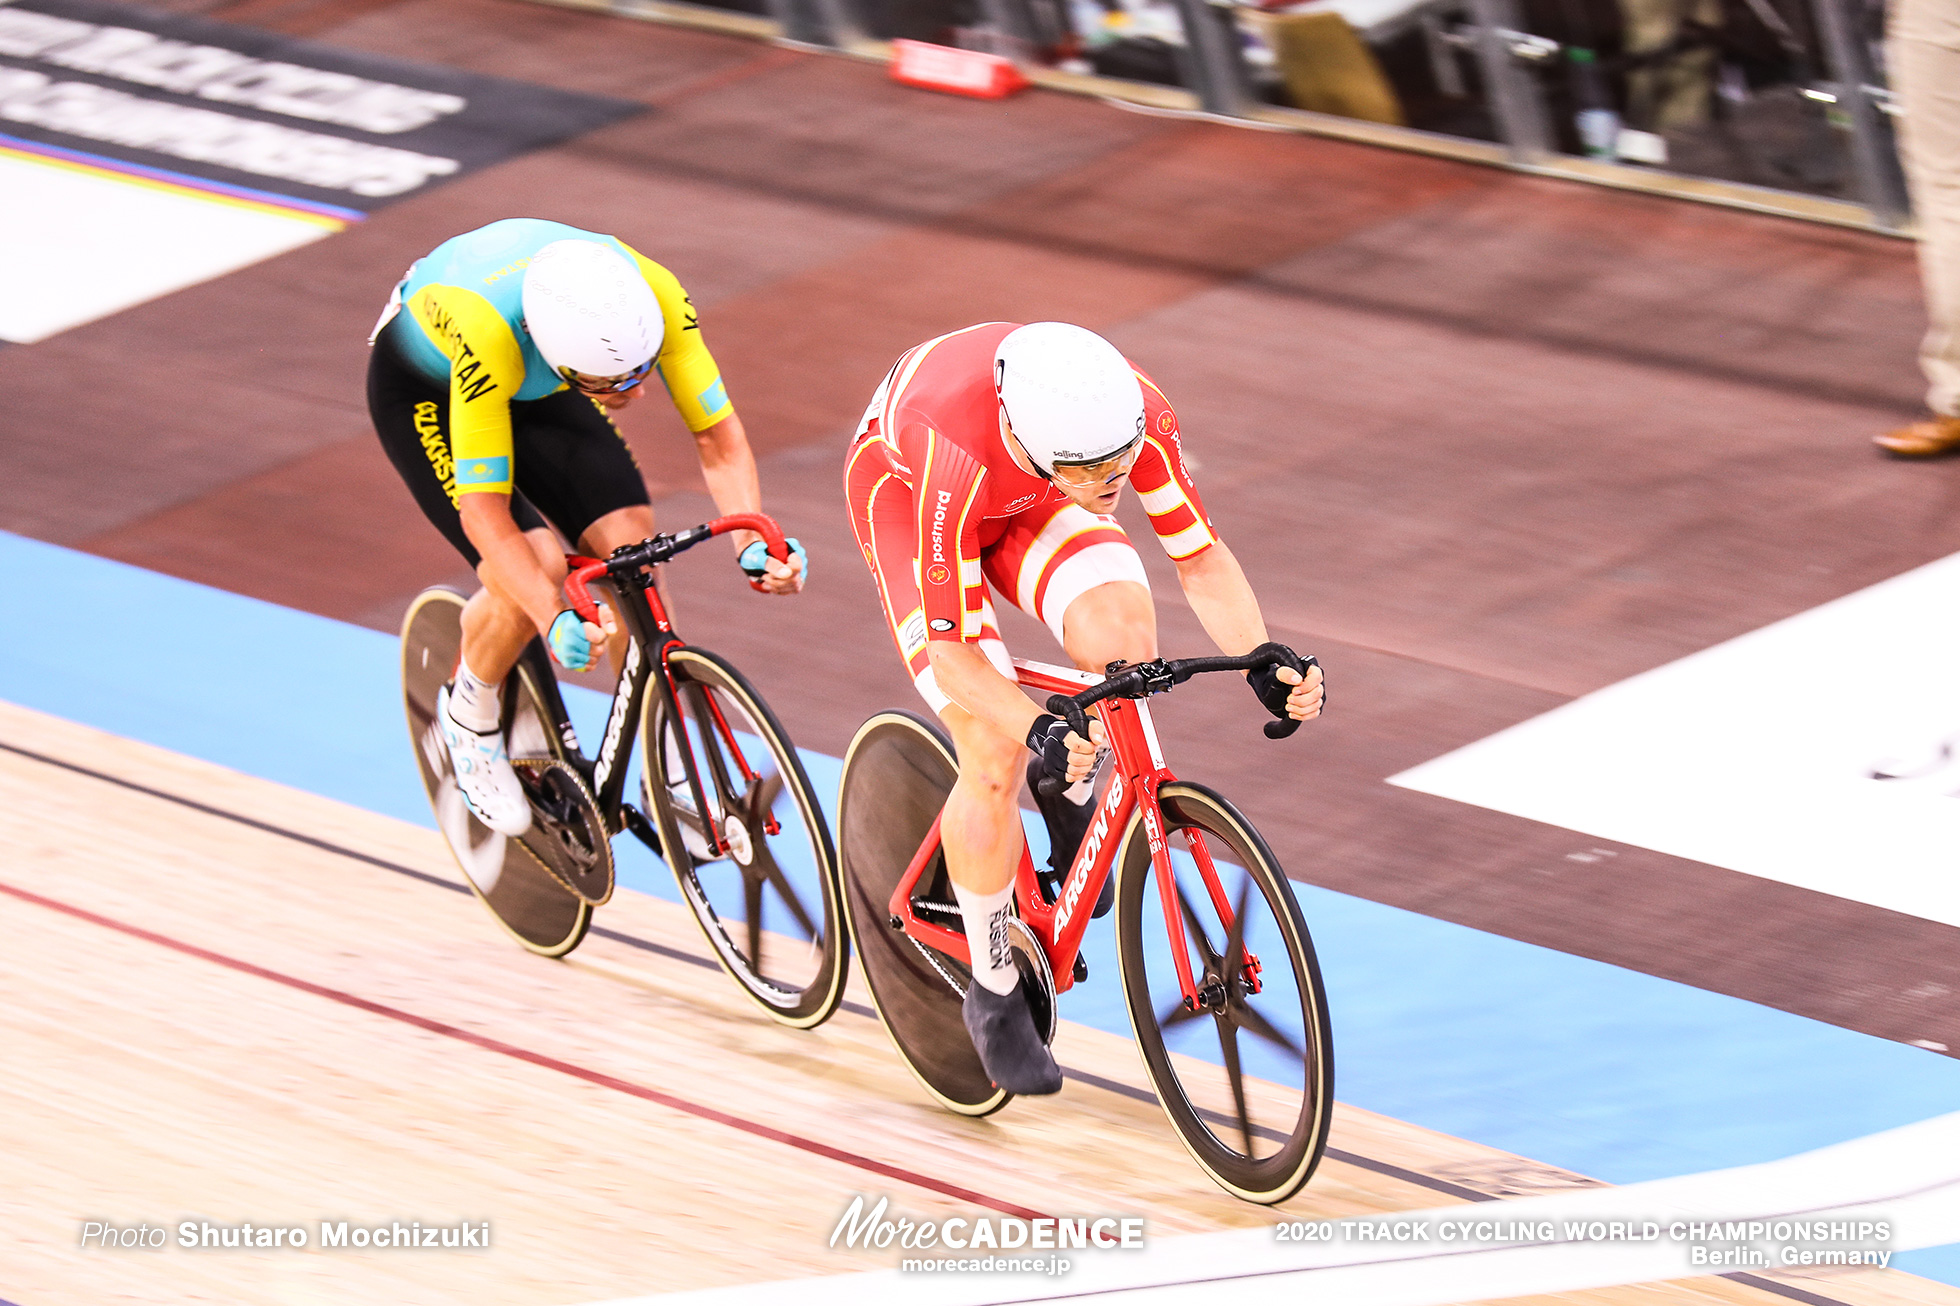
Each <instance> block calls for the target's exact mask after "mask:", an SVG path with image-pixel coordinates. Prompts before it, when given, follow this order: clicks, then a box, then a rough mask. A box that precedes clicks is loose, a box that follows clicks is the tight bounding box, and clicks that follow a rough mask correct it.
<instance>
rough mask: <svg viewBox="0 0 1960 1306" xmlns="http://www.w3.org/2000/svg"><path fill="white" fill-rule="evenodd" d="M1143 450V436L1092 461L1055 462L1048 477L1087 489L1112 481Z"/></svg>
mask: <svg viewBox="0 0 1960 1306" xmlns="http://www.w3.org/2000/svg"><path fill="white" fill-rule="evenodd" d="M1142 451H1143V437H1142V436H1140V435H1139V436H1138V437H1137V438H1136V439H1134V440H1132V441H1130V442H1129V443H1128V444H1126V445H1124V446H1123V447H1122V448H1121V449H1119V450H1117V451H1116V452H1115V453H1113V454H1111V455H1110V456H1109V457H1107V458H1099V459H1097V460H1096V461H1095V462H1092V463H1056V464H1055V471H1054V473H1053V475H1052V476H1051V477H1050V479H1051V480H1053V481H1055V482H1056V483H1057V484H1060V485H1072V486H1075V487H1076V488H1078V489H1085V490H1086V489H1088V488H1089V487H1090V486H1093V485H1102V484H1104V483H1105V482H1108V481H1113V480H1115V479H1116V478H1117V477H1118V476H1121V475H1122V474H1123V473H1124V472H1127V471H1129V470H1130V468H1132V467H1134V466H1136V461H1137V455H1138V454H1139V453H1141V452H1142Z"/></svg>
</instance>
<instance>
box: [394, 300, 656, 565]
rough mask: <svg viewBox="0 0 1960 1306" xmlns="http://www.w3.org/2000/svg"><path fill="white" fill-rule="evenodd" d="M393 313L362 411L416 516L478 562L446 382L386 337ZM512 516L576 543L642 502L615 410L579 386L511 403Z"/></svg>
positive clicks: (525, 526) (397, 325) (642, 485)
mask: <svg viewBox="0 0 1960 1306" xmlns="http://www.w3.org/2000/svg"><path fill="white" fill-rule="evenodd" d="M402 326H403V323H402V320H401V319H400V318H396V319H395V320H394V321H393V322H390V323H389V324H388V327H387V329H386V330H384V331H383V332H382V333H381V337H380V339H378V340H376V341H375V342H374V348H373V349H372V350H371V351H369V358H368V379H367V391H368V414H369V416H371V417H372V418H373V419H374V430H375V433H376V434H377V435H379V436H380V437H381V447H382V448H383V449H385V450H386V451H387V453H388V461H389V462H391V463H393V464H394V465H395V470H396V471H397V472H399V473H401V478H402V480H403V481H405V482H407V484H408V488H409V492H410V493H411V494H413V495H414V496H415V502H416V503H417V505H419V506H420V507H421V509H422V515H423V516H425V517H427V518H428V519H429V520H430V521H431V522H433V523H434V524H435V528H436V529H437V530H439V531H441V532H442V534H443V537H444V538H445V539H447V540H448V541H449V542H450V543H451V544H453V545H455V546H456V551H457V552H458V553H460V554H462V555H463V557H464V558H466V559H468V560H469V564H470V566H472V567H475V566H476V565H477V564H478V563H480V562H482V561H483V558H482V556H481V555H480V554H478V553H477V551H476V548H475V546H473V545H472V544H471V543H470V541H469V537H468V536H467V535H465V534H464V533H463V519H462V517H461V515H459V514H458V513H457V511H456V504H455V501H454V500H453V499H451V498H450V495H451V494H452V493H453V492H454V491H455V488H456V481H455V466H456V457H455V450H454V449H453V448H452V447H451V445H450V442H449V387H448V386H447V385H446V384H444V385H438V384H436V383H435V382H433V381H430V380H428V379H426V378H425V377H423V375H422V374H421V373H420V372H417V371H416V370H415V369H414V368H412V367H410V366H409V365H408V363H407V362H406V361H404V360H403V358H402V356H401V352H400V350H399V349H397V348H396V346H395V345H394V344H393V343H392V339H391V338H392V336H393V334H394V333H395V332H396V331H398V330H401V329H402ZM510 425H511V443H512V446H513V447H512V450H511V453H512V457H511V469H512V473H513V476H512V485H513V489H514V491H515V492H514V493H513V494H512V495H511V498H510V512H511V516H512V517H513V518H514V519H515V520H516V522H517V525H518V527H519V529H521V530H527V531H531V530H540V529H542V528H543V527H544V526H545V525H546V524H547V523H549V524H550V525H552V526H555V527H557V528H558V533H559V534H560V535H562V536H564V537H565V539H566V540H568V541H570V542H571V543H572V544H573V545H576V544H577V543H578V539H579V537H580V536H581V535H584V534H585V528H586V527H588V526H590V525H591V524H592V523H593V522H595V521H598V520H599V519H600V518H601V517H603V516H605V515H606V514H607V513H609V512H613V511H615V510H617V509H620V508H631V507H635V506H637V505H640V504H644V503H646V502H648V499H647V485H646V480H645V479H644V478H643V477H642V476H641V475H640V467H639V464H638V463H636V462H634V461H633V454H632V451H631V450H629V449H628V448H627V447H626V441H625V440H624V439H623V438H621V436H620V434H619V430H618V428H617V427H615V426H614V425H613V424H612V419H611V418H609V417H607V416H606V414H605V413H604V412H603V411H602V410H601V409H600V408H599V406H598V405H597V404H595V403H593V402H592V400H591V399H589V398H587V397H586V396H585V395H582V394H580V393H578V392H577V391H576V390H563V391H560V392H559V393H557V394H554V395H546V396H545V397H544V398H543V399H529V400H519V401H517V402H515V403H513V404H512V405H511V406H510Z"/></svg>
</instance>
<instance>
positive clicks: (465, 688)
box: [449, 657, 504, 735]
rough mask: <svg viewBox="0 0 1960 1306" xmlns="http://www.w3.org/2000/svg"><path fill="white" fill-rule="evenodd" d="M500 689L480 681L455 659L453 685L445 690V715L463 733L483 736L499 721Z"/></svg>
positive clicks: (501, 690) (464, 664)
mask: <svg viewBox="0 0 1960 1306" xmlns="http://www.w3.org/2000/svg"><path fill="white" fill-rule="evenodd" d="M503 713H504V702H503V686H502V685H501V684H495V683H492V682H491V681H488V680H485V679H483V678H482V677H481V676H479V675H477V674H476V672H474V671H471V670H470V664H469V663H467V662H465V661H463V659H462V658H461V657H458V658H457V659H456V683H455V684H454V685H452V686H450V689H449V715H450V716H451V717H453V718H454V719H455V721H456V724H457V725H459V726H461V727H463V729H465V730H474V731H476V733H478V734H479V735H487V734H489V733H490V732H491V731H492V730H495V729H496V728H497V723H498V722H499V721H501V720H503Z"/></svg>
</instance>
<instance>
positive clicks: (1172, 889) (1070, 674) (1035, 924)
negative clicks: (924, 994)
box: [890, 658, 1259, 1011]
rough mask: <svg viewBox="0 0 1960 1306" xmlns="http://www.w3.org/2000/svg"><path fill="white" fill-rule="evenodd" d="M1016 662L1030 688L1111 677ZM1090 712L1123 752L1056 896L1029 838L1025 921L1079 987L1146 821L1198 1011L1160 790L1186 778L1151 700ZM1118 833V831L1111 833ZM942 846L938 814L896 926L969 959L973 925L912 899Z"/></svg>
mask: <svg viewBox="0 0 1960 1306" xmlns="http://www.w3.org/2000/svg"><path fill="white" fill-rule="evenodd" d="M1014 670H1015V676H1016V680H1017V682H1018V683H1019V684H1020V685H1021V686H1022V687H1023V688H1027V689H1034V690H1039V691H1042V692H1043V693H1055V694H1077V693H1080V692H1081V691H1082V690H1084V689H1088V688H1091V687H1093V686H1095V685H1097V684H1100V683H1101V681H1102V677H1100V676H1096V675H1092V674H1090V673H1088V672H1084V671H1077V670H1074V669H1072V668H1069V667H1058V666H1052V665H1050V664H1047V663H1042V662H1028V661H1023V660H1022V659H1020V658H1016V659H1014ZM1091 710H1092V711H1094V712H1096V713H1097V714H1098V715H1100V716H1101V718H1102V722H1103V729H1104V730H1105V731H1106V732H1107V739H1108V743H1109V746H1110V748H1111V750H1112V751H1113V752H1114V754H1115V757H1114V760H1113V765H1112V766H1111V768H1110V776H1109V783H1108V785H1107V786H1106V787H1105V788H1104V791H1103V795H1102V799H1101V801H1100V802H1099V803H1098V804H1097V811H1096V816H1095V820H1094V821H1093V822H1091V824H1090V826H1089V831H1088V833H1087V834H1086V835H1084V836H1083V839H1082V847H1081V848H1080V849H1079V850H1077V852H1076V855H1075V861H1074V862H1073V863H1072V864H1071V865H1070V867H1069V873H1068V875H1067V876H1065V877H1064V878H1063V880H1062V884H1061V888H1060V890H1059V891H1058V892H1057V893H1056V895H1055V901H1054V902H1053V903H1052V904H1050V903H1049V902H1048V901H1047V900H1046V897H1045V895H1044V894H1043V893H1042V891H1041V885H1040V881H1039V880H1038V879H1037V878H1036V876H1035V870H1034V858H1033V856H1032V854H1031V853H1030V852H1029V851H1028V848H1027V847H1026V845H1025V843H1024V844H1023V846H1022V849H1021V864H1020V867H1019V869H1018V870H1017V871H1016V872H1015V878H1014V899H1015V903H1016V905H1017V906H1018V908H1019V909H1020V914H1021V920H1022V922H1023V923H1024V924H1025V925H1026V926H1027V927H1028V929H1029V930H1030V931H1031V932H1032V933H1033V934H1034V936H1035V938H1037V939H1038V940H1040V942H1041V947H1042V950H1043V951H1044V952H1045V953H1046V954H1047V957H1048V965H1049V969H1050V971H1051V972H1052V973H1053V975H1054V977H1055V991H1056V992H1057V993H1065V992H1067V991H1068V990H1069V989H1071V988H1073V987H1074V986H1075V974H1076V972H1075V964H1076V959H1077V957H1078V956H1079V955H1080V954H1081V951H1082V939H1083V936H1084V935H1085V934H1086V933H1087V932H1088V929H1089V921H1090V919H1091V913H1090V912H1089V911H1087V910H1085V907H1088V906H1090V905H1092V904H1094V903H1095V901H1096V898H1097V896H1098V895H1099V894H1101V892H1102V888H1103V885H1104V883H1105V882H1106V881H1107V880H1108V879H1109V877H1110V876H1111V875H1112V874H1114V872H1115V869H1116V855H1117V852H1118V850H1120V849H1121V848H1123V847H1124V846H1125V845H1126V844H1127V843H1128V842H1129V838H1130V831H1131V828H1132V827H1133V826H1134V825H1135V824H1136V823H1137V822H1138V821H1141V822H1142V823H1143V828H1144V833H1145V834H1146V836H1147V837H1148V839H1149V844H1150V858H1151V861H1152V863H1153V864H1154V865H1155V867H1156V869H1157V885H1158V889H1159V892H1160V895H1161V897H1162V900H1163V911H1164V921H1165V924H1166V926H1167V928H1168V931H1169V933H1170V936H1171V937H1170V950H1171V957H1172V960H1173V962H1174V963H1175V965H1176V967H1177V978H1178V984H1179V986H1180V988H1181V990H1182V992H1183V994H1184V1004H1185V1007H1186V1008H1187V1009H1189V1010H1193V1011H1195V1010H1198V1009H1199V1007H1200V1006H1201V1005H1202V997H1201V995H1200V993H1199V991H1198V986H1197V977H1196V976H1195V975H1194V974H1193V971H1192V967H1191V956H1190V949H1189V941H1188V940H1187V939H1186V938H1185V936H1184V931H1182V930H1180V929H1178V924H1179V923H1180V922H1182V921H1183V920H1184V912H1183V909H1182V905H1181V904H1180V902H1179V901H1178V897H1177V883H1176V879H1175V877H1174V875H1173V874H1172V866H1171V854H1170V848H1169V846H1168V844H1167V842H1166V840H1165V838H1164V814H1163V809H1162V808H1161V807H1160V806H1159V805H1158V801H1157V793H1158V790H1159V789H1161V788H1162V787H1163V786H1164V785H1166V784H1168V783H1170V782H1172V781H1174V780H1176V779H1177V777H1176V776H1175V775H1173V774H1172V773H1171V771H1170V768H1169V767H1167V766H1166V765H1165V764H1164V754H1163V749H1162V747H1161V746H1160V745H1159V744H1158V741H1157V728H1156V726H1155V725H1154V724H1153V723H1152V721H1151V719H1150V709H1149V707H1148V706H1147V705H1146V704H1145V703H1144V701H1143V700H1142V699H1133V698H1110V699H1105V700H1103V701H1102V702H1100V703H1097V704H1095V705H1094V706H1093V708H1092V709H1091ZM1112 834H1114V835H1115V836H1116V837H1113V838H1112V837H1111V836H1112ZM1190 843H1191V855H1192V860H1193V861H1194V862H1195V863H1196V864H1197V868H1198V873H1199V875H1200V877H1201V878H1202V879H1203V880H1204V884H1205V889H1206V892H1207V893H1208V894H1209V896H1210V898H1211V901H1212V905H1213V907H1215V908H1216V909H1217V911H1218V914H1219V918H1220V920H1221V921H1222V922H1223V924H1224V927H1225V929H1226V930H1228V931H1229V930H1230V929H1231V928H1232V920H1233V916H1234V911H1233V907H1232V904H1231V902H1230V901H1229V900H1228V899H1227V897H1226V894H1225V886H1224V884H1223V883H1222V882H1221V881H1220V880H1219V877H1218V868H1217V866H1216V864H1215V863H1214V862H1213V861H1212V857H1211V851H1210V849H1208V848H1207V847H1206V846H1205V842H1204V838H1203V836H1202V835H1200V834H1198V833H1196V832H1195V831H1194V832H1193V833H1192V834H1191V835H1190ZM939 850H940V837H939V820H938V818H936V817H935V818H934V820H933V823H932V828H931V829H930V830H929V831H928V832H927V834H926V838H925V841H924V842H923V843H922V844H921V845H920V846H919V851H918V852H917V853H916V854H915V855H914V856H913V858H912V861H911V863H910V865H908V866H907V867H906V870H905V874H904V876H903V877H902V878H901V879H900V880H899V882H898V886H897V887H896V888H895V889H894V890H893V891H892V897H891V905H890V911H891V916H892V920H893V922H894V923H895V924H902V926H903V928H904V930H905V932H906V933H907V934H909V935H911V936H912V937H913V938H914V939H916V940H918V941H919V942H920V943H921V944H924V945H925V946H927V947H932V948H937V949H938V950H939V951H941V952H944V953H947V954H949V955H951V956H953V957H956V958H958V959H959V960H960V961H963V962H966V963H968V964H969V965H970V964H971V962H972V955H971V953H970V952H969V951H968V949H967V941H966V934H965V932H964V931H963V930H954V929H950V928H948V927H947V926H944V925H940V924H937V923H935V922H933V921H929V920H925V919H923V918H921V917H920V916H919V915H918V913H917V912H916V911H915V910H914V909H913V906H912V895H913V891H914V890H915V889H916V887H917V885H918V882H919V880H920V878H921V877H922V876H923V875H924V874H925V872H926V870H927V868H928V867H930V866H931V865H932V862H933V858H934V856H935V855H936V854H937V853H938V852H939ZM1240 946H1241V949H1242V950H1244V958H1245V966H1246V969H1245V975H1246V978H1247V982H1248V983H1249V985H1250V988H1251V991H1252V992H1255V993H1256V992H1258V991H1259V979H1258V976H1259V959H1258V958H1257V957H1256V956H1255V955H1253V953H1252V952H1251V951H1250V950H1249V949H1244V945H1243V944H1241V945H1240Z"/></svg>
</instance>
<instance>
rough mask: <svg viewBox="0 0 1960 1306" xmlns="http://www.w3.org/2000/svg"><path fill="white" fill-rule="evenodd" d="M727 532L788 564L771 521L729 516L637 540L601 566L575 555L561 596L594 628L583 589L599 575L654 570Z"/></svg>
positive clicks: (591, 605) (591, 603) (594, 612)
mask: <svg viewBox="0 0 1960 1306" xmlns="http://www.w3.org/2000/svg"><path fill="white" fill-rule="evenodd" d="M730 531H754V532H755V533H756V534H758V535H760V536H761V537H762V545H763V547H764V548H765V549H767V550H768V551H769V556H770V557H772V558H774V559H775V560H776V561H777V562H788V561H789V544H788V542H787V541H785V540H784V539H783V528H782V527H780V526H778V525H777V524H776V519H775V518H773V517H771V516H769V515H768V514H766V513H760V512H736V513H730V514H729V515H728V516H726V517H717V518H715V519H714V520H713V521H711V522H706V523H703V524H702V525H700V526H690V527H688V528H687V529H686V530H684V531H669V532H666V533H664V534H660V535H656V536H654V537H653V538H652V539H647V540H641V541H640V542H639V543H638V544H623V545H621V546H620V547H619V548H617V549H614V550H613V551H612V556H611V557H610V558H607V559H606V560H605V561H603V562H601V561H600V560H598V559H597V558H584V557H580V556H579V555H577V554H569V555H567V557H566V559H565V560H566V561H567V562H569V563H571V564H572V573H571V574H570V575H569V576H567V577H565V593H566V595H567V596H569V597H570V598H571V600H572V610H573V611H574V612H576V613H578V614H579V616H581V617H583V618H584V619H585V620H587V621H589V622H592V623H593V624H594V625H597V624H598V622H599V605H598V603H597V602H596V601H595V600H594V599H593V597H592V591H591V590H590V589H588V588H587V586H588V585H589V584H590V583H591V582H592V581H595V580H597V579H598V578H599V577H600V576H602V575H604V576H620V575H624V574H626V573H628V572H635V571H638V570H639V569H640V568H642V567H653V566H658V565H659V564H660V563H663V562H668V561H671V560H672V559H673V558H674V556H675V555H676V554H681V553H685V552H687V551H688V550H689V549H691V548H693V547H694V546H695V545H697V544H699V543H700V542H701V541H703V540H705V539H709V538H710V537H712V536H716V535H726V534H728V533H729V532H730ZM749 583H750V585H751V586H753V587H754V588H756V589H761V588H762V586H760V585H757V584H756V583H755V582H754V581H751V582H749Z"/></svg>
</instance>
